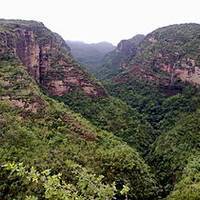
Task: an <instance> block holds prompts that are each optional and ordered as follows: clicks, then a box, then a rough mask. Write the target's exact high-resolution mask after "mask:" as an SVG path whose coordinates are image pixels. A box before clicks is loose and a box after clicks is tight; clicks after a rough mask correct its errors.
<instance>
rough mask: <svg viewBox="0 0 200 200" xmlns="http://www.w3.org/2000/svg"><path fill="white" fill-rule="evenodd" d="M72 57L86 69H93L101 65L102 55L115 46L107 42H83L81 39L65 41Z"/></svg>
mask: <svg viewBox="0 0 200 200" xmlns="http://www.w3.org/2000/svg"><path fill="white" fill-rule="evenodd" d="M66 43H67V45H68V46H69V47H70V49H71V53H72V55H73V56H74V58H75V59H76V60H77V61H78V62H79V63H80V64H82V65H83V66H85V67H86V69H87V70H88V71H91V72H93V71H95V69H96V67H97V66H100V65H101V62H102V59H103V57H104V56H105V55H106V54H107V53H108V52H110V51H112V50H113V49H114V48H115V46H114V45H112V44H111V43H109V42H99V43H90V44H89V43H85V42H81V41H70V40H67V41H66Z"/></svg>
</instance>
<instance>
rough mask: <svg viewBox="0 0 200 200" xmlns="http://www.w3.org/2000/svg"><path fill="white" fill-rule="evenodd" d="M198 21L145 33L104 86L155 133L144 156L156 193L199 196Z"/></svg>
mask: <svg viewBox="0 0 200 200" xmlns="http://www.w3.org/2000/svg"><path fill="white" fill-rule="evenodd" d="M199 31H200V25H199V24H192V23H190V24H178V25H170V26H167V27H163V28H159V29H157V30H155V31H153V32H152V33H150V34H148V35H147V36H146V37H145V38H144V39H143V40H142V41H141V43H140V44H139V45H138V47H137V52H136V54H135V55H133V56H132V57H131V59H130V60H129V61H128V62H127V63H126V68H124V69H122V70H121V71H115V74H113V75H111V76H107V77H106V75H109V73H107V72H106V73H105V75H104V76H105V77H106V78H107V80H106V82H105V83H104V85H105V87H106V88H107V90H108V91H109V93H110V94H111V95H112V96H115V97H117V98H120V99H121V100H123V102H126V103H127V104H128V105H129V106H131V107H132V108H133V109H136V110H137V111H138V113H140V114H143V116H144V118H145V119H146V120H147V121H148V122H149V123H150V124H151V125H152V127H153V128H154V130H156V132H157V137H156V140H155V141H154V142H153V143H152V145H151V147H150V149H151V150H150V151H149V153H148V155H147V156H145V157H146V159H147V160H148V163H149V165H150V166H152V167H153V168H154V171H155V173H156V176H157V177H158V182H159V184H160V185H161V189H160V191H161V193H160V195H161V197H162V198H165V197H166V196H167V199H170V200H183V199H185V198H186V199H190V200H193V199H198V198H199V194H200V193H199V191H200V190H199V185H200V184H199V180H198V178H197V177H199V152H200V149H199V133H200V132H199V122H198V121H199V108H200V90H199V80H200V75H199V68H200V67H199V47H200V40H199V33H200V32H199ZM102 72H103V71H102Z"/></svg>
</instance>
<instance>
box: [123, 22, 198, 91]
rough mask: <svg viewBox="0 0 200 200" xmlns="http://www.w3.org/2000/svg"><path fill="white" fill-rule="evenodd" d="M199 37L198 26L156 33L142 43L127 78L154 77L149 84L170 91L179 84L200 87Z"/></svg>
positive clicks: (174, 28) (149, 35)
mask: <svg viewBox="0 0 200 200" xmlns="http://www.w3.org/2000/svg"><path fill="white" fill-rule="evenodd" d="M199 36H200V25H199V24H180V25H171V26H167V27H164V28H160V29H157V30H155V31H153V32H152V33H150V34H148V35H147V36H146V37H145V39H144V40H143V41H142V42H141V43H140V45H139V47H138V51H137V54H136V55H135V56H134V57H132V60H131V61H130V63H129V66H128V71H127V72H125V74H127V73H128V74H129V75H131V74H132V75H133V76H138V77H140V78H142V79H146V74H151V77H150V78H148V77H147V79H148V80H150V81H152V80H153V81H154V82H157V83H159V84H161V85H166V86H170V87H171V86H175V85H176V84H175V83H176V82H177V81H178V80H182V81H183V82H189V83H192V84H195V85H199V84H200V55H199V50H200V37H199ZM135 69H140V70H139V71H140V72H141V71H143V73H137V72H138V70H135Z"/></svg>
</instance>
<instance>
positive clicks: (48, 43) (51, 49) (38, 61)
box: [0, 20, 106, 97]
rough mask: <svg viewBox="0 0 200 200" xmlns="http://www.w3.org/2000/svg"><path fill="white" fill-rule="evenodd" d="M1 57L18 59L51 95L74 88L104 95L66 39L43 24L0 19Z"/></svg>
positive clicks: (58, 94)
mask: <svg viewBox="0 0 200 200" xmlns="http://www.w3.org/2000/svg"><path fill="white" fill-rule="evenodd" d="M0 58H1V59H9V58H17V59H18V60H20V62H21V63H22V64H23V65H24V66H26V69H27V71H28V72H29V74H30V75H31V76H32V77H33V78H34V79H35V80H36V81H37V82H38V83H39V84H40V85H41V86H42V87H43V88H44V89H45V90H46V91H47V92H48V93H49V94H50V95H54V96H63V95H64V94H66V93H70V92H73V91H74V90H77V89H78V90H81V91H83V93H85V94H86V95H88V96H92V97H98V96H104V95H106V92H105V90H104V89H103V88H102V87H101V85H100V84H98V83H97V82H96V81H95V80H94V79H92V78H91V77H90V76H89V75H88V74H87V73H86V72H85V71H84V70H83V69H82V68H81V67H80V66H79V64H78V63H77V62H76V61H75V60H74V59H73V57H72V56H71V53H70V48H69V47H68V46H67V45H66V43H65V41H64V40H63V39H62V38H61V37H60V36H59V35H58V34H56V33H53V32H51V31H50V30H48V29H47V28H46V27H45V26H44V25H43V24H42V23H39V22H35V21H22V20H0Z"/></svg>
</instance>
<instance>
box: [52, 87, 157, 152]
mask: <svg viewBox="0 0 200 200" xmlns="http://www.w3.org/2000/svg"><path fill="white" fill-rule="evenodd" d="M56 99H59V100H60V101H61V102H64V103H65V104H66V105H68V106H69V107H70V108H71V109H73V110H74V111H75V112H79V113H81V114H82V115H83V116H84V117H86V118H87V119H88V120H90V121H91V122H92V123H93V124H95V125H96V126H97V127H100V128H102V129H104V130H107V131H111V132H113V133H114V134H115V135H116V136H118V137H120V138H122V140H123V141H125V142H127V143H128V144H129V145H131V146H132V147H136V148H137V149H138V150H139V151H140V152H141V153H144V154H145V153H146V152H147V151H148V147H149V145H150V144H151V143H152V142H153V140H154V139H155V132H154V131H153V129H152V127H151V125H150V124H149V123H148V122H147V121H146V120H145V119H143V118H142V115H140V114H139V113H138V112H137V111H136V110H134V109H132V108H131V107H130V106H128V105H127V104H126V103H124V102H123V101H121V100H120V99H117V98H114V97H111V96H108V97H104V98H98V99H92V98H90V97H87V96H85V95H84V94H83V93H81V92H79V91H77V93H70V94H67V95H64V96H63V97H56Z"/></svg>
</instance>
